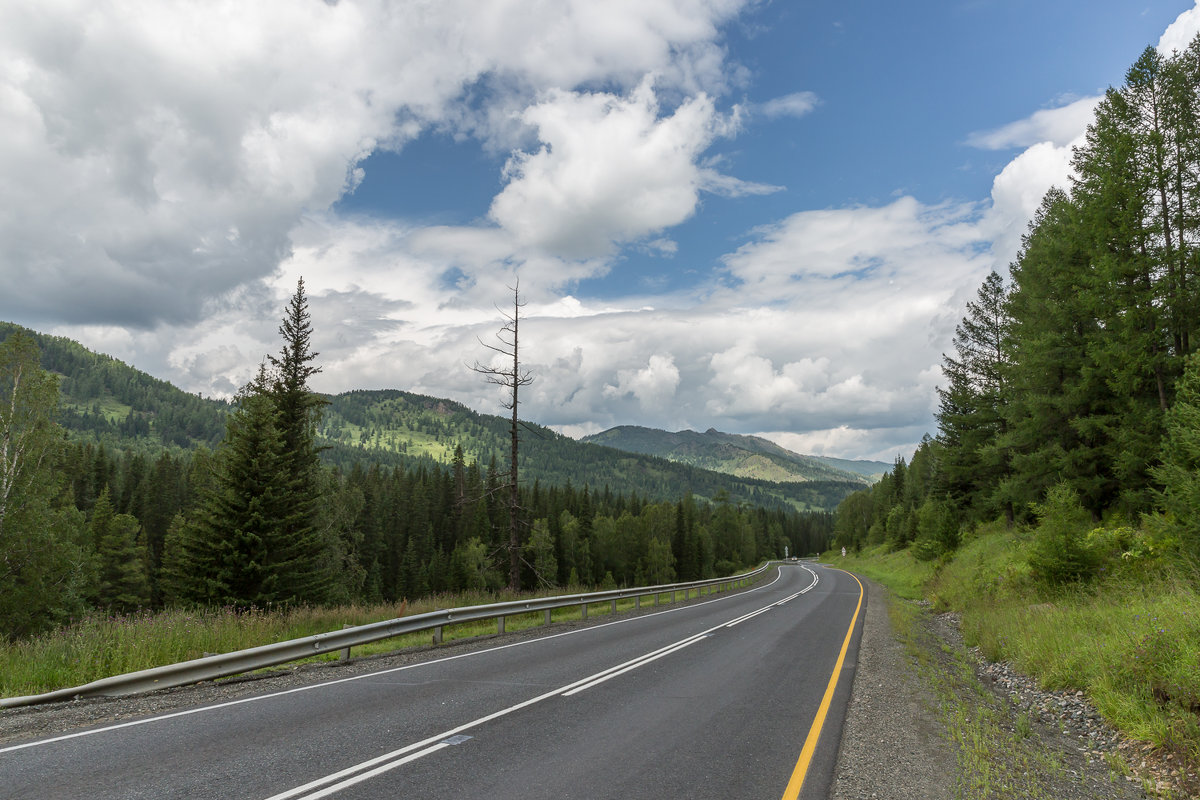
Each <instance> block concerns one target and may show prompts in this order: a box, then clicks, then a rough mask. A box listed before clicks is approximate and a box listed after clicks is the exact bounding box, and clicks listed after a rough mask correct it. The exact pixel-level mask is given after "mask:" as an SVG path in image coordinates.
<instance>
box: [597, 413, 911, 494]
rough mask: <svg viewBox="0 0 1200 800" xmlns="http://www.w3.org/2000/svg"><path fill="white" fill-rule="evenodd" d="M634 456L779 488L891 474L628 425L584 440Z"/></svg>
mask: <svg viewBox="0 0 1200 800" xmlns="http://www.w3.org/2000/svg"><path fill="white" fill-rule="evenodd" d="M583 441H585V442H591V443H593V444H602V445H606V446H608V447H615V448H617V449H618V450H625V451H628V452H631V453H643V454H646V455H652V456H659V457H661V458H666V459H668V460H670V461H675V462H678V463H681V464H688V465H691V466H694V467H699V468H701V469H707V470H712V471H714V472H723V473H725V474H727V475H733V476H736V477H739V478H754V479H758V480H766V481H774V482H778V483H797V482H805V481H847V482H851V483H858V484H859V485H861V486H867V485H869V484H870V483H872V482H874V480H877V479H878V477H879V476H880V475H882V474H883V473H885V472H886V471H887V470H889V469H891V465H890V464H884V463H883V462H881V461H848V460H845V459H837V458H823V457H821V456H806V455H800V454H799V453H793V452H792V451H791V450H788V449H786V448H783V447H780V446H779V445H777V444H775V443H774V442H772V441H769V440H767V439H763V438H762V437H759V436H743V435H739V434H733V433H721V432H720V431H717V430H713V429H712V428H709V429H708V430H707V431H705V432H704V433H697V432H696V431H678V432H677V433H669V432H667V431H662V430H656V429H654V428H642V427H638V426H635V425H622V426H620V427H617V428H610V429H609V430H606V431H603V432H601V433H597V434H593V435H592V436H586V437H584V438H583Z"/></svg>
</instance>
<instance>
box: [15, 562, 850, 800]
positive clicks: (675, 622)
mask: <svg viewBox="0 0 1200 800" xmlns="http://www.w3.org/2000/svg"><path fill="white" fill-rule="evenodd" d="M865 603H866V598H865V596H864V594H863V589H862V586H861V584H860V583H859V582H858V581H857V580H856V579H855V578H854V577H853V576H851V575H849V574H848V573H845V572H841V571H840V570H835V569H830V568H827V567H822V566H818V565H814V564H786V565H783V566H781V567H780V568H779V570H778V573H777V575H776V576H775V577H774V578H773V579H771V578H768V580H767V581H765V582H763V583H762V584H760V585H759V586H758V587H757V588H755V589H753V590H749V591H746V592H741V593H738V594H726V595H718V596H714V597H713V598H711V599H706V600H705V601H702V602H699V603H694V604H691V605H688V606H683V607H678V608H672V609H670V610H667V611H662V612H658V613H654V614H644V615H642V616H636V617H627V618H623V619H620V620H618V621H615V622H612V623H608V624H604V625H595V626H592V627H587V628H580V629H575V630H571V631H568V632H566V633H559V634H551V635H547V636H545V637H541V638H536V639H528V640H522V641H519V642H517V643H515V644H509V645H503V646H499V647H495V648H490V649H483V650H476V651H472V652H467V653H462V654H459V655H451V656H448V657H446V658H441V659H436V660H433V661H427V662H423V663H419V664H412V665H408V666H405V667H400V668H395V669H387V670H380V671H378V672H373V673H369V674H365V675H358V676H354V677H352V678H346V679H341V680H334V681H329V682H326V683H321V684H316V685H313V686H307V687H303V688H301V689H294V690H289V691H287V692H275V693H263V694H260V695H255V696H252V697H249V698H244V699H241V700H238V701H234V702H232V703H219V704H215V705H211V706H206V707H200V708H196V709H189V710H188V711H186V712H182V713H180V712H176V713H173V714H166V715H162V716H158V717H151V718H147V719H144V720H131V721H128V722H124V723H121V724H118V725H108V726H103V727H99V728H94V729H90V730H85V731H79V732H76V733H72V734H68V735H65V736H59V737H52V738H49V739H42V740H36V741H32V742H20V743H14V744H9V745H6V746H4V747H0V797H3V798H9V797H11V798H18V797H19V798H29V797H46V798H61V799H62V800H68V799H69V798H81V799H82V798H89V800H90V799H92V798H96V799H103V798H122V799H123V798H153V800H161V799H162V798H171V797H180V798H183V797H186V798H220V799H221V800H228V799H229V798H247V799H248V800H318V798H323V797H336V798H339V800H360V799H363V800H365V798H383V797H386V798H391V797H404V798H461V797H487V798H490V799H493V800H506V799H507V798H513V799H514V800H515V799H516V798H522V799H526V798H587V799H588V800H592V799H593V798H656V799H657V798H685V797H686V798H731V797H736V798H772V799H773V798H780V797H784V798H792V797H796V796H799V797H801V798H806V800H807V799H810V798H819V797H824V796H825V794H826V790H827V788H828V785H829V781H830V778H831V776H832V772H833V764H834V760H835V757H836V754H837V743H838V740H839V738H840V732H841V724H842V719H843V717H844V714H845V706H846V702H847V700H848V699H849V694H850V687H851V682H852V678H853V670H854V665H855V663H856V656H857V649H858V637H859V635H860V633H861V627H862V618H863V616H862V614H861V613H860V610H861V609H862V607H863V606H864V605H865ZM855 620H857V622H854V621H855ZM816 721H822V722H823V725H822V726H821V727H820V736H819V737H818V736H817V735H816V729H815V728H814V722H816ZM806 745H807V746H806ZM801 779H802V786H801Z"/></svg>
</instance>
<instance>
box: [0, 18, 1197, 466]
mask: <svg viewBox="0 0 1200 800" xmlns="http://www.w3.org/2000/svg"><path fill="white" fill-rule="evenodd" d="M751 5H752V2H751V0H636V1H635V0H612V1H611V2H606V3H604V4H596V3H594V2H589V1H588V0H487V1H486V2H480V1H479V0H442V1H441V2H438V3H433V4H430V3H419V2H385V1H384V0H342V2H338V3H320V2H296V0H261V1H260V2H255V3H236V2H231V1H230V2H215V3H205V4H195V3H191V2H184V1H183V0H162V1H161V2H156V3H154V4H150V5H147V4H135V3H128V2H122V1H121V0H101V1H100V2H82V0H63V1H62V2H57V3H52V4H51V3H44V4H10V5H9V6H7V7H6V8H5V9H4V10H3V11H2V12H0V125H2V126H3V129H4V130H5V137H4V138H3V141H0V174H3V176H4V178H5V180H3V181H0V208H2V209H4V211H3V213H2V214H0V275H2V276H3V279H4V282H5V286H6V291H5V292H4V293H3V294H2V295H0V317H4V318H10V319H14V320H16V321H19V322H23V323H25V324H29V325H33V326H36V327H40V328H43V329H47V330H51V331H53V332H56V333H61V334H64V335H69V336H72V337H74V338H78V339H80V340H81V341H83V342H84V343H85V344H87V345H88V346H90V347H94V348H96V349H100V350H103V351H106V352H111V353H113V354H114V355H117V356H118V357H121V358H123V359H124V360H126V361H129V362H131V363H133V364H135V365H137V366H138V367H140V368H142V369H145V370H147V371H149V372H152V373H153V374H156V375H159V376H161V377H164V378H167V379H169V380H172V381H173V382H175V383H176V384H178V385H180V386H181V387H183V388H185V389H188V390H191V391H201V392H203V393H205V394H229V393H231V392H233V391H235V390H236V388H237V386H238V385H240V384H241V383H242V382H244V381H245V380H247V379H249V378H250V377H251V376H252V374H253V372H254V370H255V368H256V367H257V365H258V363H259V360H260V359H261V358H262V355H263V354H264V353H266V352H270V351H274V350H275V349H277V342H276V333H275V329H276V326H277V323H278V318H279V315H280V313H281V311H282V308H283V304H284V302H285V300H286V297H287V295H288V294H289V293H290V292H291V291H292V289H293V288H294V287H295V282H296V280H297V278H298V277H299V276H301V275H303V276H304V278H305V281H306V285H307V286H308V289H309V293H310V301H311V312H312V317H313V321H314V326H315V335H316V341H315V345H316V349H318V350H319V351H320V352H321V361H322V364H323V366H324V371H323V372H322V374H321V375H320V376H319V380H318V382H317V384H316V388H318V389H320V390H323V391H343V390H346V389H351V388H403V389H410V390H413V391H418V392H423V393H428V394H434V395H441V396H449V397H453V398H455V399H458V400H460V401H462V402H465V403H467V404H468V405H471V406H473V407H475V408H477V409H479V410H481V411H485V412H488V411H496V410H498V409H499V400H500V398H499V396H498V395H496V394H495V392H494V390H493V387H488V386H486V385H481V383H480V381H479V380H478V376H476V375H474V374H473V373H472V372H471V371H470V370H469V369H468V368H467V366H466V365H467V364H469V363H472V362H474V361H475V360H477V359H480V358H482V357H483V356H484V352H483V350H482V348H481V346H480V345H479V343H478V340H479V339H480V338H484V339H486V338H488V337H490V336H491V335H492V333H493V332H494V331H495V330H496V328H497V327H498V326H499V324H500V321H501V319H500V315H499V313H498V312H497V310H496V305H497V304H499V305H501V306H504V305H506V304H507V303H508V301H509V299H510V298H511V294H510V293H509V289H508V288H507V287H511V286H513V285H514V282H515V281H516V280H518V278H519V280H520V286H521V289H522V293H523V294H524V295H525V297H526V299H527V300H528V301H529V305H528V306H527V307H526V310H525V311H526V318H525V321H524V326H525V327H524V328H523V335H522V341H523V350H524V352H523V356H524V359H525V362H526V364H527V366H528V367H529V368H530V369H531V370H532V372H533V373H534V375H535V379H536V380H535V383H534V384H533V386H531V387H530V390H529V391H528V392H527V394H526V398H527V399H526V401H525V404H524V405H523V415H524V416H526V417H528V418H530V419H533V420H537V421H539V422H543V423H547V424H551V425H553V426H555V427H557V428H558V429H560V430H563V431H564V432H568V433H572V434H581V433H590V432H594V431H598V430H601V429H603V428H605V427H608V426H611V425H616V424H626V423H638V424H644V425H652V426H657V427H664V428H669V429H678V428H685V427H694V428H699V429H704V428H707V427H710V426H714V427H718V428H721V429H724V430H730V431H734V432H744V433H755V432H767V433H768V434H769V435H770V436H771V437H772V438H774V439H776V440H777V441H780V442H781V443H783V444H785V445H787V446H791V447H794V448H797V449H801V450H806V451H810V452H819V453H827V454H830V455H839V456H849V457H872V458H884V459H890V458H892V457H893V456H894V455H895V454H897V453H902V454H905V455H907V454H908V453H909V452H911V449H912V447H913V446H914V445H915V443H916V442H917V441H918V440H919V438H920V436H921V435H922V434H923V433H925V432H926V431H928V430H929V429H930V426H931V413H932V409H933V405H934V402H935V393H934V387H935V386H936V385H937V384H938V382H939V381H940V380H941V376H940V370H939V365H940V362H941V353H942V351H943V350H945V349H948V347H949V342H950V337H951V336H952V333H953V329H954V326H955V324H956V323H957V321H958V319H959V317H960V315H961V313H962V308H963V306H964V304H965V302H966V301H967V300H968V299H970V298H971V297H972V296H973V295H974V293H975V290H976V289H977V287H978V285H979V283H980V282H981V281H982V279H983V277H984V276H985V275H986V273H987V271H988V270H990V269H993V268H995V269H999V270H1001V271H1003V270H1004V268H1005V267H1006V265H1007V264H1008V263H1009V262H1010V261H1011V260H1012V258H1013V257H1014V256H1015V254H1016V249H1017V247H1018V245H1019V241H1020V236H1021V234H1022V233H1024V231H1025V226H1026V224H1027V220H1028V219H1029V218H1030V216H1031V215H1032V213H1033V211H1034V210H1035V209H1036V207H1037V205H1038V204H1039V202H1040V200H1041V197H1042V195H1043V194H1044V192H1045V191H1046V190H1047V189H1048V188H1049V187H1050V186H1051V185H1053V184H1056V183H1057V184H1060V185H1062V184H1064V183H1065V182H1066V181H1067V179H1068V174H1069V156H1070V146H1071V144H1072V143H1073V142H1077V141H1078V140H1079V136H1081V135H1082V133H1083V130H1084V128H1085V127H1086V124H1087V122H1088V119H1089V117H1090V109H1091V107H1092V105H1091V104H1094V103H1095V100H1096V98H1081V99H1078V100H1075V101H1074V102H1071V103H1069V104H1066V105H1064V106H1062V107H1060V108H1054V109H1044V110H1041V111H1036V112H1034V113H1032V114H1031V115H1030V116H1029V117H1028V118H1026V119H1023V120H1017V121H1014V122H1013V123H1011V124H1009V125H1005V126H1003V127H1001V128H999V129H997V130H994V131H987V132H979V133H973V134H969V135H968V136H967V143H968V144H969V145H971V146H973V147H977V148H985V149H989V150H994V151H1010V150H1011V151H1015V155H1013V157H1012V158H1011V160H1010V161H1009V162H1008V164H1007V165H1006V166H1005V167H1004V168H1003V169H1002V170H1001V171H1000V172H999V174H998V175H997V176H996V178H995V181H994V183H993V186H992V191H991V195H990V197H988V198H982V199H979V200H975V201H967V202H962V201H959V202H942V203H937V204H927V203H923V202H921V201H919V200H918V199H916V198H915V197H912V196H907V195H905V196H899V197H895V198H893V199H892V200H891V201H889V202H887V203H886V204H877V205H858V206H853V207H847V208H827V209H813V210H798V211H796V212H795V213H793V214H791V215H789V216H786V217H784V218H781V219H776V220H772V221H768V222H766V224H761V225H759V226H758V227H756V228H754V229H751V230H747V231H746V232H745V236H744V237H743V239H742V240H741V241H740V242H732V243H730V244H729V245H728V247H727V249H726V251H725V252H724V253H723V254H718V255H717V256H715V257H714V267H713V268H712V269H709V270H707V271H705V270H697V272H696V274H697V277H696V278H695V279H694V280H693V281H692V283H691V284H690V285H688V286H686V287H683V288H675V289H673V290H671V291H670V292H669V293H664V294H645V293H636V292H635V290H633V289H632V288H631V289H630V291H629V292H628V293H626V294H625V295H624V296H620V297H615V298H614V297H607V298H604V299H597V298H593V297H588V296H586V293H583V292H580V291H579V289H580V286H581V285H583V283H584V282H586V281H587V280H589V279H593V278H596V277H598V276H603V275H605V274H608V273H609V272H610V271H611V270H613V269H616V268H619V267H620V265H621V263H622V259H623V258H624V256H625V254H626V253H628V252H630V251H631V250H638V251H640V252H651V253H657V254H658V255H660V256H662V257H671V256H676V253H677V251H678V245H677V244H676V242H675V241H674V239H673V238H672V230H673V229H676V228H677V227H678V226H681V225H683V224H685V223H687V222H688V221H689V220H692V219H694V218H695V216H696V215H697V213H698V210H699V209H701V208H702V207H703V205H704V203H705V202H706V198H717V197H719V198H732V199H736V198H748V197H753V196H756V195H762V194H767V193H772V192H777V191H780V190H781V187H778V186H774V185H768V184H764V183H758V182H754V181H748V180H744V179H742V178H740V177H739V176H738V175H736V174H735V171H732V170H731V169H728V168H726V166H725V162H724V161H723V160H721V159H718V158H716V157H715V156H713V155H712V151H713V148H714V145H715V144H717V143H719V142H730V141H734V140H736V139H737V137H739V136H741V135H743V134H744V132H745V131H746V130H748V129H749V128H750V126H753V125H755V124H757V123H756V122H755V121H756V120H760V119H766V120H777V119H781V118H790V119H794V120H798V121H797V122H795V123H794V124H795V125H803V124H804V119H805V118H806V117H808V116H809V115H812V114H820V113H821V110H822V108H823V107H824V100H818V98H817V96H816V95H815V94H813V93H811V92H806V91H797V92H793V93H791V94H788V95H785V96H782V97H778V98H776V99H774V100H771V101H768V102H766V103H763V104H760V105H757V106H747V107H742V106H740V105H739V104H737V103H736V102H734V101H733V100H732V97H733V95H734V93H735V92H740V91H742V89H743V88H744V86H745V83H746V81H747V80H748V78H747V71H746V70H745V69H744V68H743V67H741V66H740V65H738V64H736V63H733V62H732V61H731V59H730V57H729V54H728V52H727V49H726V46H725V44H724V40H723V33H722V31H723V29H724V28H725V26H727V25H728V24H730V23H731V21H733V20H735V19H736V18H737V17H738V16H739V15H740V14H742V13H743V12H745V11H746V9H747V8H748V7H749V6H751ZM1197 28H1200V14H1198V13H1197V12H1195V11H1189V12H1186V13H1185V14H1184V15H1182V16H1181V17H1180V19H1179V20H1178V21H1177V22H1176V24H1175V25H1173V26H1172V27H1171V28H1170V29H1168V31H1167V32H1166V33H1165V34H1164V36H1163V42H1162V43H1161V44H1160V46H1164V47H1165V46H1181V45H1180V44H1179V43H1181V42H1183V43H1185V42H1186V40H1187V39H1189V38H1190V36H1191V35H1192V34H1193V33H1194V32H1195V30H1196V29H1197ZM1172 43H1174V44H1172ZM431 132H433V133H438V134H446V135H449V136H451V137H453V138H458V139H469V140H472V141H475V142H478V143H479V144H480V145H481V146H482V147H483V148H484V150H486V151H487V152H489V153H493V154H498V155H499V157H500V160H502V161H503V163H504V167H503V170H502V171H501V172H500V174H498V175H497V176H496V181H497V184H496V186H497V189H496V192H495V194H494V196H493V197H492V199H491V202H490V206H489V207H488V210H487V213H486V216H485V217H484V218H482V219H480V220H478V221H476V222H475V223H473V224H470V225H428V224H423V223H419V222H416V221H412V220H405V219H397V218H391V219H381V218H369V217H362V216H351V215H346V214H339V213H337V212H336V211H334V210H333V209H334V204H335V203H336V202H337V200H338V199H339V198H341V197H343V196H344V195H345V194H346V193H347V192H349V191H352V190H353V189H354V187H355V186H357V185H358V184H359V183H360V182H361V181H362V180H363V179H364V172H363V170H364V162H365V160H366V158H367V157H368V156H369V155H370V154H371V153H373V152H376V151H379V150H392V151H397V152H399V153H400V154H401V155H403V154H404V149H405V147H406V145H407V144H409V143H411V142H412V141H414V140H415V139H417V138H418V137H420V136H423V135H426V134H429V133H431ZM406 188H407V187H404V186H398V187H397V191H404V190H406ZM676 257H678V256H676Z"/></svg>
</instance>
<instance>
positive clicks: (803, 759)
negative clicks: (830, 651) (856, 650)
mask: <svg viewBox="0 0 1200 800" xmlns="http://www.w3.org/2000/svg"><path fill="white" fill-rule="evenodd" d="M840 571H842V572H845V570H840ZM846 574H847V575H850V573H849V572H847V573H846ZM850 577H851V578H854V582H855V583H857V584H858V606H857V607H856V608H855V609H854V616H853V617H852V618H851V620H850V628H849V630H847V631H846V639H845V641H843V642H842V652H840V653H839V654H838V659H837V663H836V664H835V665H834V666H833V674H832V675H830V676H829V685H828V686H827V687H825V696H824V697H823V698H821V707H820V708H818V709H817V716H816V718H815V719H813V724H812V727H811V728H809V730H808V738H807V739H805V740H804V749H803V750H801V751H800V759H799V760H798V761H797V762H796V768H795V769H794V770H792V779H791V780H789V781H788V785H787V789H786V790H785V791H784V793H783V800H796V798H798V797H799V796H800V787H802V786H804V778H805V777H806V776H807V775H808V765H809V764H810V763H811V762H812V757H813V753H815V752H816V750H817V739H819V738H821V728H822V727H823V726H824V725H825V715H826V714H828V713H829V704H830V703H832V702H833V692H834V690H835V689H837V684H838V677H839V676H840V675H841V673H842V663H843V662H844V661H845V660H846V651H847V650H849V649H850V637H851V636H852V635H853V633H854V625H855V623H857V622H858V612H859V611H860V610H862V601H863V585H862V581H860V580H859V579H858V578H855V577H854V576H853V575H850Z"/></svg>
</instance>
